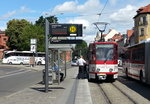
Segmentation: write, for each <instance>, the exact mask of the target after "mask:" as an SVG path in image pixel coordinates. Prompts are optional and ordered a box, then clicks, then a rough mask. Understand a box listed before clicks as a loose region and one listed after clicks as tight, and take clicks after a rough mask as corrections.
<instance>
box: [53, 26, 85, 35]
mask: <svg viewBox="0 0 150 104" xmlns="http://www.w3.org/2000/svg"><path fill="white" fill-rule="evenodd" d="M50 35H51V36H52V37H59V36H60V37H81V36H82V24H50Z"/></svg>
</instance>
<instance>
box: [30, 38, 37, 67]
mask: <svg viewBox="0 0 150 104" xmlns="http://www.w3.org/2000/svg"><path fill="white" fill-rule="evenodd" d="M36 46H37V39H30V51H31V52H33V56H32V57H30V65H31V66H33V67H34V65H35V56H34V54H35V53H36Z"/></svg>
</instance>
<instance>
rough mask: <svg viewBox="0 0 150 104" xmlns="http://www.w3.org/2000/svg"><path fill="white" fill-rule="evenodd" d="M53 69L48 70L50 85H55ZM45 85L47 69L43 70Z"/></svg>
mask: <svg viewBox="0 0 150 104" xmlns="http://www.w3.org/2000/svg"><path fill="white" fill-rule="evenodd" d="M52 73H53V72H52V69H49V70H48V84H52V83H53V75H52ZM43 84H45V69H44V70H43Z"/></svg>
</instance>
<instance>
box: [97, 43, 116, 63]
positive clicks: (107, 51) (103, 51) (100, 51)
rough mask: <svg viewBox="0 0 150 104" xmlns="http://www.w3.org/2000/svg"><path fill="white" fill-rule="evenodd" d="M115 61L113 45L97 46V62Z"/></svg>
mask: <svg viewBox="0 0 150 104" xmlns="http://www.w3.org/2000/svg"><path fill="white" fill-rule="evenodd" d="M113 59H114V45H113V44H97V45H96V60H97V61H112V60H113Z"/></svg>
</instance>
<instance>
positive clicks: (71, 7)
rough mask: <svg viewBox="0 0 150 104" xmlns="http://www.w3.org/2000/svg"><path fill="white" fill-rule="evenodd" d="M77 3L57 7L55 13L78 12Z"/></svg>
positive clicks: (67, 3) (66, 3) (70, 2)
mask: <svg viewBox="0 0 150 104" xmlns="http://www.w3.org/2000/svg"><path fill="white" fill-rule="evenodd" d="M76 6H77V2H76V1H68V2H64V3H63V4H60V5H57V6H56V7H55V8H54V10H53V11H54V12H72V11H76Z"/></svg>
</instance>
